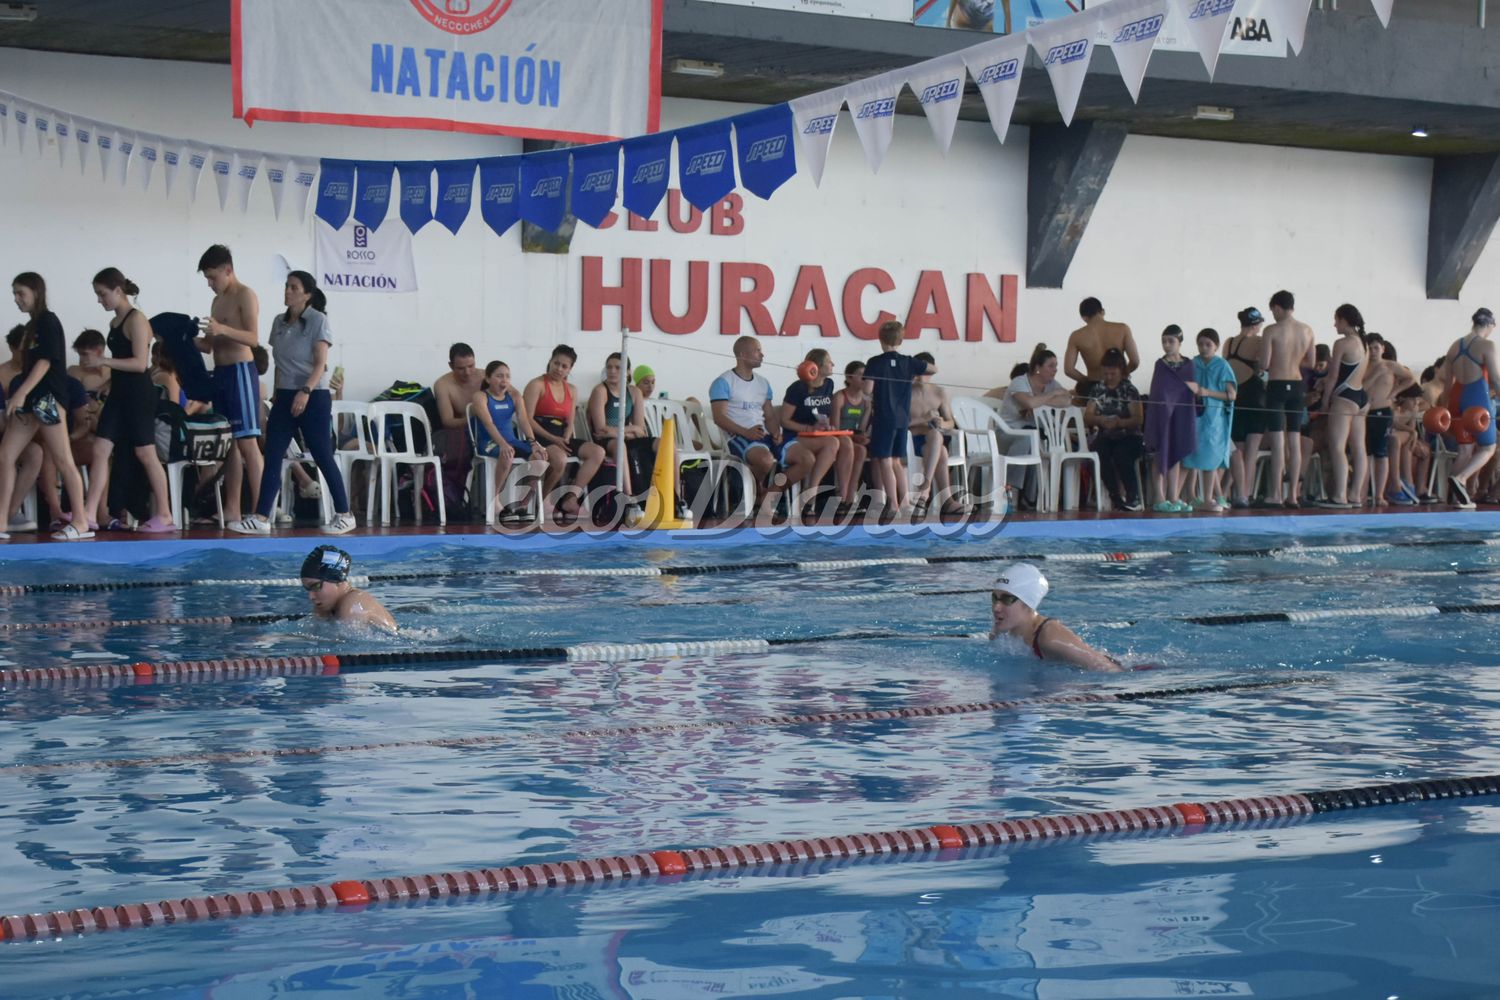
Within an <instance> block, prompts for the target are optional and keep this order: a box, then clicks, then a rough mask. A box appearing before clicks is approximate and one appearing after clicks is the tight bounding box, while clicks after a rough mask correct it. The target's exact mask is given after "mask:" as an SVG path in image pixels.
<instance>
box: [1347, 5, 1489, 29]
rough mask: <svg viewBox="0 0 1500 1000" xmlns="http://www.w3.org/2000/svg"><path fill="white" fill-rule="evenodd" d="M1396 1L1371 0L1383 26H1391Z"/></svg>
mask: <svg viewBox="0 0 1500 1000" xmlns="http://www.w3.org/2000/svg"><path fill="white" fill-rule="evenodd" d="M1395 3H1396V0H1370V5H1371V6H1372V7H1374V8H1375V16H1376V17H1378V18H1380V26H1381V27H1382V28H1389V27H1390V26H1391V7H1393V6H1394V5H1395ZM1481 9H1483V7H1481Z"/></svg>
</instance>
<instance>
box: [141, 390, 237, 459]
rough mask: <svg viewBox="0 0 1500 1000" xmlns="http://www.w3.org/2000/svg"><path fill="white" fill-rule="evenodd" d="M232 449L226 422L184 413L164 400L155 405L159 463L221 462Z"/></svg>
mask: <svg viewBox="0 0 1500 1000" xmlns="http://www.w3.org/2000/svg"><path fill="white" fill-rule="evenodd" d="M233 448H234V435H233V434H232V433H231V432H230V429H229V419H228V418H227V417H221V416H219V415H218V414H216V413H195V414H193V415H192V416H189V415H188V414H187V411H185V410H184V409H183V408H182V407H180V406H178V405H177V404H176V403H174V402H170V401H168V400H165V399H164V400H161V401H159V402H158V403H157V404H156V454H157V456H158V457H159V458H160V459H161V460H162V461H163V462H222V461H224V460H225V459H226V458H228V457H229V452H230V450H231V449H233Z"/></svg>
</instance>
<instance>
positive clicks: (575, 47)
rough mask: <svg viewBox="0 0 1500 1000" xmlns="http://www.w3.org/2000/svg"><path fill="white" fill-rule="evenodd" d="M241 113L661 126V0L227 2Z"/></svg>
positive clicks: (524, 126)
mask: <svg viewBox="0 0 1500 1000" xmlns="http://www.w3.org/2000/svg"><path fill="white" fill-rule="evenodd" d="M231 2H232V4H233V24H234V26H235V30H234V32H233V38H232V40H231V47H232V49H233V53H234V56H233V66H234V70H233V72H234V114H235V117H237V118H243V119H245V120H246V121H247V122H254V121H258V120H267V121H295V122H315V123H320V124H328V125H357V126H365V127H373V128H426V129H438V130H443V131H455V132H479V133H488V134H500V135H521V136H527V137H540V138H549V139H562V140H568V141H573V142H590V141H595V140H598V139H602V138H610V137H623V136H635V135H642V134H645V133H648V132H655V131H656V130H657V127H658V125H659V122H660V112H661V76H660V74H661V0H609V2H607V3H601V2H600V0H231Z"/></svg>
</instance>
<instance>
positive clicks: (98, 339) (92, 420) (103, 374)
mask: <svg viewBox="0 0 1500 1000" xmlns="http://www.w3.org/2000/svg"><path fill="white" fill-rule="evenodd" d="M104 348H105V342H104V334H102V333H100V332H99V331H98V330H85V331H83V332H82V333H80V334H79V335H78V336H77V337H75V338H74V339H73V350H74V351H75V352H77V354H78V364H76V365H73V366H72V367H71V368H69V369H68V374H69V375H71V376H72V377H73V378H76V379H77V380H78V381H79V382H80V383H81V384H82V385H83V390H84V392H86V393H87V394H88V398H89V410H90V412H89V433H91V434H92V433H93V431H94V427H95V426H97V425H98V423H99V411H100V410H102V409H104V400H105V398H106V397H107V396H108V395H109V378H110V372H109V369H108V368H106V367H104V365H102V364H101V363H100V359H102V358H103V357H104ZM152 349H153V350H155V348H154V347H153V348H152ZM76 429H77V428H74V430H76Z"/></svg>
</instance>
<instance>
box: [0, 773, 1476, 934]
mask: <svg viewBox="0 0 1500 1000" xmlns="http://www.w3.org/2000/svg"><path fill="white" fill-rule="evenodd" d="M1494 795H1500V775H1479V776H1474V777H1460V778H1443V779H1436V780H1431V781H1403V782H1395V783H1392V784H1386V785H1364V786H1358V787H1354V788H1338V789H1332V790H1329V791H1314V792H1294V793H1292V794H1289V795H1280V794H1278V795H1261V796H1253V797H1245V798H1236V799H1220V800H1214V801H1206V802H1175V803H1172V804H1171V805H1165V806H1144V807H1140V808H1134V809H1110V810H1104V811H1099V812H1086V813H1072V814H1064V815H1059V816H1036V817H1030V818H1026V819H1005V820H989V821H982V822H978V823H939V824H935V825H932V826H920V827H913V828H908V829H901V830H890V831H885V832H881V833H854V834H841V835H836V836H824V837H813V838H808V839H798V840H781V841H770V842H767V843H756V844H739V845H734V846H728V847H708V848H664V849H658V850H649V851H643V852H641V853H639V854H628V855H620V856H614V857H604V858H591V859H577V860H569V861H543V862H534V863H532V864H524V865H511V866H506V867H500V868H477V869H473V870H470V871H456V872H437V873H433V874H426V875H406V876H397V877H382V878H366V879H340V880H337V881H333V882H323V883H318V884H315V885H303V886H294V887H291V888H283V889H270V890H249V891H245V892H232V893H227V894H222V895H214V896H190V897H187V898H179V899H164V900H160V901H158V902H152V903H127V904H121V905H112V906H97V907H93V908H91V909H84V908H80V909H74V910H54V911H53V912H51V913H32V914H17V915H14V916H8V917H3V918H0V939H5V940H11V941H25V940H34V939H36V938H61V937H69V936H73V935H81V934H88V933H93V932H97V931H111V930H126V929H130V928H136V927H159V926H164V925H169V924H178V923H191V922H194V921H198V920H224V919H228V918H231V917H246V916H260V915H264V914H273V913H290V912H296V911H300V910H338V911H346V912H349V911H355V912H357V911H360V910H363V909H364V908H365V907H367V906H369V905H370V904H372V903H405V902H415V901H426V900H434V899H446V898H454V897H463V896H488V895H497V894H500V893H506V892H520V891H526V890H541V889H548V888H560V887H564V886H571V885H583V884H590V883H594V884H597V883H617V882H624V881H642V880H645V879H656V880H658V881H659V883H661V884H671V883H673V882H675V881H680V880H681V879H682V878H684V877H686V876H692V875H702V874H709V873H721V872H734V871H742V872H756V871H759V872H764V871H766V870H767V869H775V868H778V867H780V866H784V865H792V864H799V863H802V862H807V861H817V860H824V859H833V860H841V859H856V858H864V857H870V856H877V855H885V856H892V857H895V856H908V857H910V858H911V859H912V860H939V861H947V860H957V859H959V858H962V857H963V854H962V852H963V851H964V850H966V849H969V848H978V847H990V846H1009V845H1021V844H1037V845H1041V844H1059V843H1066V842H1070V841H1074V840H1078V839H1081V838H1088V837H1095V836H1101V835H1117V834H1131V833H1151V832H1158V831H1168V832H1189V831H1191V832H1199V831H1205V830H1210V829H1214V828H1226V829H1232V828H1234V827H1236V826H1237V825H1239V824H1242V823H1246V822H1252V821H1261V820H1288V819H1298V818H1307V817H1312V816H1318V815H1323V814H1326V813H1332V812H1340V811H1343V810H1349V809H1370V808H1377V807H1379V806H1386V805H1402V804H1407V803H1413V802H1433V801H1441V800H1447V799H1467V798H1479V797H1488V796H1494Z"/></svg>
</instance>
